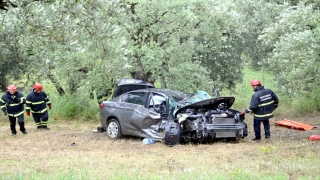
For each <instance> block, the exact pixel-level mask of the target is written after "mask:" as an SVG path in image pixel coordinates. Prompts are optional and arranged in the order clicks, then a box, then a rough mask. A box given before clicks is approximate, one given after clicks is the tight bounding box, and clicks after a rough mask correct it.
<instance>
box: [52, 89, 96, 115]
mask: <svg viewBox="0 0 320 180" xmlns="http://www.w3.org/2000/svg"><path fill="white" fill-rule="evenodd" d="M50 98H51V99H50V100H51V102H52V107H53V108H52V110H51V111H50V115H51V116H52V118H53V119H77V120H86V121H87V120H92V119H94V120H96V119H98V114H99V105H98V103H97V102H96V101H95V100H91V99H90V98H89V96H88V95H85V94H73V95H66V96H63V97H60V96H57V95H55V96H53V97H52V96H50Z"/></svg>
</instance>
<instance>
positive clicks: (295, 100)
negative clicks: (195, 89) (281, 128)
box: [220, 68, 320, 117]
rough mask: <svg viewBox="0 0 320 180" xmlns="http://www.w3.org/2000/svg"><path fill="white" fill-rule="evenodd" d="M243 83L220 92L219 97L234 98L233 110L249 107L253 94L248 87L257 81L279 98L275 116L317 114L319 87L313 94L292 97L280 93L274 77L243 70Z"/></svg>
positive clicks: (319, 100)
mask: <svg viewBox="0 0 320 180" xmlns="http://www.w3.org/2000/svg"><path fill="white" fill-rule="evenodd" d="M243 73H244V76H243V82H242V83H239V84H237V85H236V88H235V89H233V90H225V91H221V92H220V94H221V96H234V97H235V98H236V101H235V103H234V105H233V107H232V108H233V109H238V110H242V109H244V108H246V107H248V106H249V105H250V101H251V96H252V94H253V93H254V92H253V89H252V87H251V86H250V81H251V80H253V79H259V80H260V81H261V84H262V85H263V86H264V87H265V88H268V89H271V90H273V91H274V92H275V93H276V94H277V96H278V98H279V107H278V108H277V110H276V111H275V114H276V115H282V116H288V117H293V116H304V115H306V114H310V113H312V114H317V113H319V111H320V87H315V89H314V91H313V92H310V93H307V94H302V93H301V94H300V95H295V96H292V95H290V94H285V93H283V92H281V90H280V88H279V87H277V86H275V83H274V76H273V75H272V74H270V73H268V72H264V71H253V70H251V69H248V68H246V69H244V71H243Z"/></svg>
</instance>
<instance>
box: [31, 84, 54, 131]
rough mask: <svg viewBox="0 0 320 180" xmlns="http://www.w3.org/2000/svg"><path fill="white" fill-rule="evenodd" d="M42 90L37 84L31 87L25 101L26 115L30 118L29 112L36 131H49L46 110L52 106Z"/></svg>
mask: <svg viewBox="0 0 320 180" xmlns="http://www.w3.org/2000/svg"><path fill="white" fill-rule="evenodd" d="M42 89H43V87H42V85H41V84H39V83H36V84H34V85H33V90H32V91H31V92H30V93H29V94H28V96H27V100H26V114H27V116H30V112H31V113H32V117H33V119H34V122H35V123H36V126H37V129H38V130H41V129H44V130H50V128H49V127H48V124H47V123H48V119H49V114H48V108H49V109H51V108H52V106H51V101H50V100H49V97H48V96H47V94H46V93H45V92H44V91H42Z"/></svg>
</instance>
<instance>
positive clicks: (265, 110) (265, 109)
mask: <svg viewBox="0 0 320 180" xmlns="http://www.w3.org/2000/svg"><path fill="white" fill-rule="evenodd" d="M250 85H251V86H252V88H253V91H254V92H255V93H254V94H253V95H252V98H251V102H250V106H249V107H248V108H246V109H245V110H243V111H242V112H241V114H244V113H252V114H253V128H254V133H255V138H253V139H252V140H253V141H257V140H260V139H261V130H260V129H261V127H260V125H261V122H262V123H263V126H264V131H265V138H270V122H269V119H270V118H272V117H273V111H274V110H275V109H276V108H277V107H278V103H279V100H278V97H277V95H276V94H275V93H274V92H273V91H272V90H270V89H266V88H264V86H262V85H261V83H260V81H259V80H257V79H255V80H252V81H251V82H250Z"/></svg>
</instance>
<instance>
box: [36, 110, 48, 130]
mask: <svg viewBox="0 0 320 180" xmlns="http://www.w3.org/2000/svg"><path fill="white" fill-rule="evenodd" d="M32 117H33V120H34V122H35V123H36V125H37V129H41V128H46V127H47V122H48V119H49V114H48V111H45V112H43V113H32Z"/></svg>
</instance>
